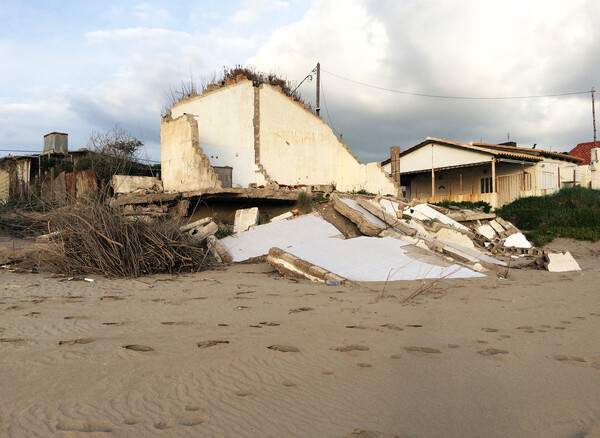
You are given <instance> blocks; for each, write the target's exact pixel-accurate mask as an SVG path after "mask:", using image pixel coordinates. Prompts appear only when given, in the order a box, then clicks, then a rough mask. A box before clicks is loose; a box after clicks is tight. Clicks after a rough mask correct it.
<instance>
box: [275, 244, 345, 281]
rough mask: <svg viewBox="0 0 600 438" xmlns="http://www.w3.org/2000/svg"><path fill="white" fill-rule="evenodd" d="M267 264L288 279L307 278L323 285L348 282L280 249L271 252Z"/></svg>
mask: <svg viewBox="0 0 600 438" xmlns="http://www.w3.org/2000/svg"><path fill="white" fill-rule="evenodd" d="M267 263H269V264H270V265H271V266H273V267H274V268H275V269H277V271H278V272H279V273H280V274H281V275H284V276H287V277H294V278H306V279H308V280H311V281H318V282H321V283H326V282H328V281H329V282H330V281H334V282H339V283H340V284H343V283H344V282H345V281H346V280H345V278H343V277H340V276H339V275H336V274H333V273H331V272H329V271H328V270H326V269H323V268H321V267H319V266H317V265H313V264H311V263H309V262H307V261H305V260H302V259H300V258H298V257H296V256H295V255H293V254H290V253H288V252H286V251H284V250H282V249H280V248H271V249H270V250H269V255H268V257H267Z"/></svg>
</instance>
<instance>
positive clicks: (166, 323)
mask: <svg viewBox="0 0 600 438" xmlns="http://www.w3.org/2000/svg"><path fill="white" fill-rule="evenodd" d="M161 324H162V325H192V324H194V323H193V322H189V321H163V322H161Z"/></svg>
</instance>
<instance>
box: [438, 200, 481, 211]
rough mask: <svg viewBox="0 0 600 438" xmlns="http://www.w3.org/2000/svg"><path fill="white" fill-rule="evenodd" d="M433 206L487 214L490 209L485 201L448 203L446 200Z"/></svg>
mask: <svg viewBox="0 0 600 438" xmlns="http://www.w3.org/2000/svg"><path fill="white" fill-rule="evenodd" d="M433 205H439V206H440V207H444V208H450V207H451V206H452V207H458V208H463V209H467V210H481V211H483V212H484V213H489V212H490V210H491V209H492V206H491V205H490V204H489V203H488V202H485V201H477V202H471V201H461V202H457V201H448V200H444V201H441V202H437V203H435V204H433Z"/></svg>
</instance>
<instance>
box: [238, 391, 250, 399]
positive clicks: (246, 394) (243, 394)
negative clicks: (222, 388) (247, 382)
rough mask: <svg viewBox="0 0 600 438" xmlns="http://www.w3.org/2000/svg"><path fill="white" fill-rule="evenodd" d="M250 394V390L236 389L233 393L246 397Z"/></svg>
mask: <svg viewBox="0 0 600 438" xmlns="http://www.w3.org/2000/svg"><path fill="white" fill-rule="evenodd" d="M250 394H251V392H250V391H243V390H242V391H236V392H235V395H237V396H238V397H248V396H249V395H250Z"/></svg>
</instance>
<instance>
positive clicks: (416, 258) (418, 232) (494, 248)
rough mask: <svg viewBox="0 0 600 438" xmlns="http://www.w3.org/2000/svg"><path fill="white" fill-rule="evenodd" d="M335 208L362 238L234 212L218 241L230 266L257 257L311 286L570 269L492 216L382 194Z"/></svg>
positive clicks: (324, 224)
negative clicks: (230, 231)
mask: <svg viewBox="0 0 600 438" xmlns="http://www.w3.org/2000/svg"><path fill="white" fill-rule="evenodd" d="M330 199H331V202H332V204H333V207H334V208H335V210H336V211H337V212H338V213H340V214H341V215H343V216H344V217H346V218H348V219H349V220H350V221H351V222H352V223H354V224H355V225H356V227H357V228H358V229H359V230H360V233H362V234H363V236H362V237H356V238H352V239H345V238H344V236H343V235H342V234H341V232H340V231H339V230H338V229H337V228H336V227H334V226H333V225H332V223H329V222H328V221H326V220H325V219H323V218H322V217H321V216H320V215H318V214H317V213H312V214H310V215H305V216H300V217H298V218H295V217H294V215H293V214H292V213H291V212H288V213H285V214H284V215H281V217H278V218H276V219H277V220H273V221H271V222H270V223H268V224H263V225H257V218H258V209H257V208H251V209H244V210H238V212H237V213H236V225H235V233H234V235H232V236H228V237H225V238H224V239H222V240H221V243H222V245H223V247H224V248H225V250H226V251H227V252H228V253H229V254H230V255H231V258H232V260H233V261H234V262H246V261H254V260H264V259H265V257H266V261H267V262H268V263H270V264H271V265H273V266H274V267H275V268H276V269H277V270H278V271H279V272H281V273H282V274H284V275H288V276H290V275H291V276H295V277H302V278H308V279H310V280H313V281H321V282H326V281H328V280H329V281H339V282H344V281H348V280H350V281H388V280H399V279H423V278H447V277H454V278H457V277H476V276H481V275H485V274H484V273H489V272H492V273H493V274H494V275H498V276H500V277H506V276H507V274H508V272H509V269H511V268H523V267H532V268H544V267H545V268H547V269H548V270H551V271H562V270H575V269H578V268H579V267H578V265H577V262H575V260H574V259H572V257H571V256H570V254H568V253H567V254H545V253H544V252H543V251H541V250H538V249H536V248H534V247H533V245H532V244H531V243H530V242H529V241H528V240H527V239H526V238H525V236H524V235H523V234H522V233H521V232H520V231H519V230H518V229H517V228H516V227H515V226H514V225H512V224H511V223H510V222H507V221H505V220H503V219H502V218H500V217H496V215H495V214H493V213H483V212H478V211H470V210H448V209H442V208H440V207H436V206H432V205H429V204H426V203H422V202H418V201H415V200H413V201H408V200H405V199H394V198H389V197H380V196H377V197H375V198H372V197H364V196H360V197H359V196H351V195H341V194H339V195H336V194H334V195H332V196H331V198H330Z"/></svg>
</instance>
